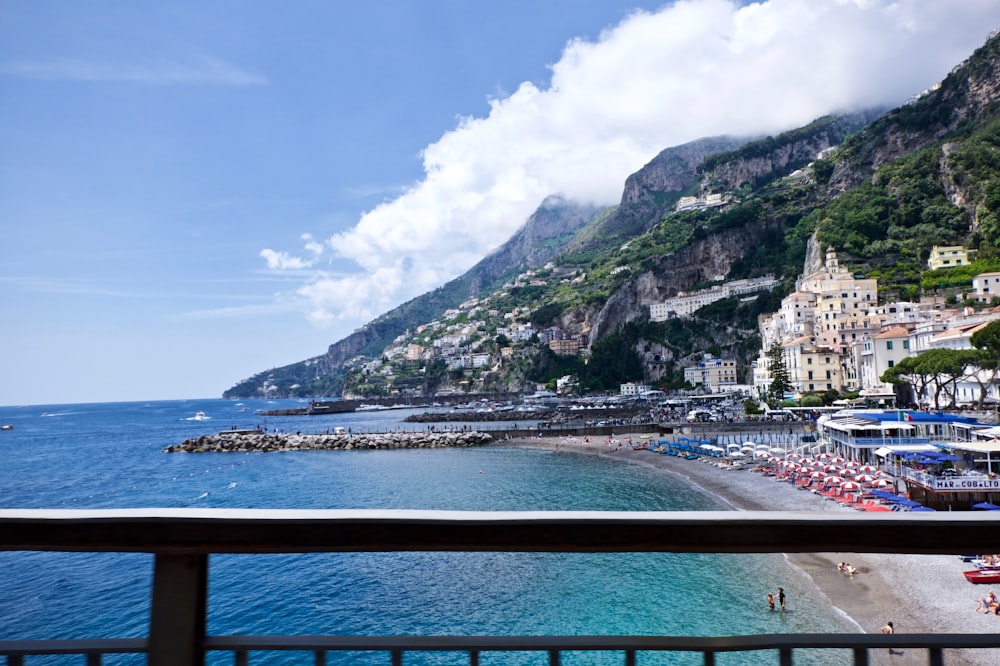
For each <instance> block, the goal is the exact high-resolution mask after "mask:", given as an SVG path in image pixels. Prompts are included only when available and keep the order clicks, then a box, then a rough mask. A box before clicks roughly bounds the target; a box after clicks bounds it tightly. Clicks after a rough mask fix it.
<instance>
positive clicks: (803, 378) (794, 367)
mask: <svg viewBox="0 0 1000 666" xmlns="http://www.w3.org/2000/svg"><path fill="white" fill-rule="evenodd" d="M782 347H783V348H784V358H785V367H786V368H787V369H788V378H789V381H790V382H791V384H792V388H793V389H794V390H795V392H796V393H823V392H824V391H831V390H834V391H840V390H842V389H843V388H844V379H843V375H844V373H843V369H842V367H841V355H840V353H839V352H837V350H835V349H833V348H832V347H828V346H823V345H818V344H817V343H816V340H815V339H814V338H810V337H807V336H802V337H799V338H793V339H792V340H789V341H787V342H785V343H783V344H782Z"/></svg>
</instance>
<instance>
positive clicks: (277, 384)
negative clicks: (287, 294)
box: [223, 196, 601, 398]
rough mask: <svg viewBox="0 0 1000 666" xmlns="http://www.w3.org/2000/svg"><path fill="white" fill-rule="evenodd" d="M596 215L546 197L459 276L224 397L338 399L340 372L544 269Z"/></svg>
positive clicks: (588, 209)
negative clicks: (503, 285) (464, 305)
mask: <svg viewBox="0 0 1000 666" xmlns="http://www.w3.org/2000/svg"><path fill="white" fill-rule="evenodd" d="M600 212H601V209H600V208H598V207H595V206H586V205H579V204H575V203H573V202H570V201H567V200H566V199H564V198H563V197H559V196H551V197H548V198H546V199H545V201H543V202H542V204H541V205H540V206H539V207H538V209H537V210H536V211H535V212H534V213H533V214H532V216H531V217H530V218H528V220H527V221H526V222H525V223H524V225H522V226H521V228H520V229H518V230H517V232H515V233H514V235H513V236H512V237H511V238H510V240H508V241H507V242H506V243H504V244H503V245H502V246H501V247H500V248H498V249H497V250H495V251H494V252H493V253H491V254H490V255H488V256H487V257H485V258H484V259H483V260H482V261H480V262H479V263H477V264H476V265H475V266H473V267H472V268H471V269H469V270H468V271H467V272H466V273H465V274H463V275H462V276H460V277H458V278H455V279H454V280H452V281H450V282H448V283H447V284H445V285H443V286H441V287H439V288H437V289H435V290H433V291H431V292H428V293H426V294H424V295H422V296H418V297H417V298H414V299H411V300H410V301H407V302H406V303H403V304H402V305H400V306H398V307H396V308H394V309H392V310H391V311H389V312H387V313H385V314H383V315H381V316H379V317H376V318H375V319H374V320H373V321H371V322H369V323H368V324H365V325H364V326H362V327H361V328H359V329H357V330H355V331H354V332H353V333H351V334H350V335H348V336H347V337H346V338H344V339H343V340H339V341H338V342H335V343H334V344H332V345H330V347H329V348H328V349H327V352H326V353H325V354H323V355H321V356H316V357H313V358H310V359H306V360H305V361H300V362H299V363H293V364H291V365H287V366H283V367H280V368H272V369H270V370H265V371H263V372H260V373H257V374H255V375H253V376H252V377H249V378H248V379H244V380H243V381H241V382H239V383H237V384H236V385H235V386H233V387H232V388H231V389H229V390H227V391H226V392H225V393H223V397H224V398H241V397H254V396H260V395H262V394H266V395H270V396H278V397H285V396H289V397H290V396H316V395H320V396H323V395H337V394H339V393H340V390H341V385H342V377H343V373H344V371H345V370H346V369H349V368H350V367H352V362H355V361H357V360H359V359H360V358H363V357H365V356H378V355H379V354H381V352H382V350H383V349H384V348H385V347H386V346H387V345H389V344H390V343H391V342H392V341H393V340H394V339H396V338H397V337H398V336H400V335H402V334H404V333H405V332H406V331H407V330H409V329H412V328H416V327H417V326H419V325H420V324H423V323H425V322H427V321H430V320H433V319H435V318H436V317H438V316H440V315H441V313H443V312H445V311H446V310H448V309H449V308H454V307H457V306H458V305H460V304H461V303H463V302H464V301H467V300H469V299H470V298H475V297H477V296H478V295H480V294H482V293H485V292H489V291H491V290H493V289H494V288H495V287H496V286H497V285H498V284H499V283H501V282H502V281H503V280H505V279H506V278H508V277H510V276H512V275H515V274H517V273H519V272H521V271H523V270H526V269H530V268H540V267H541V266H544V265H545V263H546V262H548V261H549V260H550V259H551V258H552V257H553V256H555V254H556V253H557V252H559V251H560V249H561V248H562V247H564V246H565V245H566V243H568V242H569V241H570V239H572V238H573V236H574V235H575V234H576V232H577V231H579V229H581V228H582V227H584V226H586V225H587V224H589V223H590V222H591V221H592V220H593V219H594V217H595V216H596V215H597V214H598V213H600Z"/></svg>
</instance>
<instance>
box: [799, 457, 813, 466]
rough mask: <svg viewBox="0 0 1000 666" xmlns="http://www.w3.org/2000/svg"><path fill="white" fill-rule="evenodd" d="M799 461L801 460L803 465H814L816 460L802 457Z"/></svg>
mask: <svg viewBox="0 0 1000 666" xmlns="http://www.w3.org/2000/svg"><path fill="white" fill-rule="evenodd" d="M801 462H802V464H803V465H815V464H816V461H815V460H813V459H812V458H803V459H802V461H801Z"/></svg>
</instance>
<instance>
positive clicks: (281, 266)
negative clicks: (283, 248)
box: [260, 248, 313, 271]
mask: <svg viewBox="0 0 1000 666" xmlns="http://www.w3.org/2000/svg"><path fill="white" fill-rule="evenodd" d="M260 256H261V257H263V259H264V261H266V262H267V267H268V269H270V270H272V271H300V270H304V269H306V268H310V267H312V265H313V262H312V261H309V260H307V259H302V258H301V257H293V256H292V255H290V254H288V253H287V252H275V251H274V250H270V249H267V248H264V249H263V250H261V251H260Z"/></svg>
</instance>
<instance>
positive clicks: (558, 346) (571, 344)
mask: <svg viewBox="0 0 1000 666" xmlns="http://www.w3.org/2000/svg"><path fill="white" fill-rule="evenodd" d="M549 349H551V350H552V352H553V353H554V354H559V355H560V356H578V355H579V354H580V341H579V340H565V339H563V340H559V339H555V340H549Z"/></svg>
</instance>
